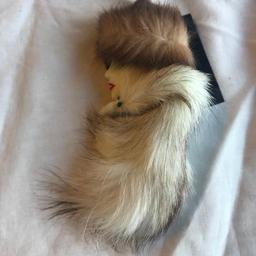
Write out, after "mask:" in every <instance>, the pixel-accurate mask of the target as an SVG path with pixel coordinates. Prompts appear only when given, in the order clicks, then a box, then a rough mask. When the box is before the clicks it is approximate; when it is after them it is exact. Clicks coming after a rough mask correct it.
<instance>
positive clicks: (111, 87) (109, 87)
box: [108, 83, 115, 91]
mask: <svg viewBox="0 0 256 256" xmlns="http://www.w3.org/2000/svg"><path fill="white" fill-rule="evenodd" d="M114 87H115V85H114V84H111V83H108V89H109V90H110V91H111V90H112V89H113V88H114Z"/></svg>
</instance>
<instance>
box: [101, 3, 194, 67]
mask: <svg viewBox="0 0 256 256" xmlns="http://www.w3.org/2000/svg"><path fill="white" fill-rule="evenodd" d="M188 45H189V43H188V35H187V28H186V25H185V23H184V21H183V18H182V16H181V14H180V12H179V10H178V9H177V8H175V7H172V6H169V5H167V4H165V5H159V4H155V3H151V2H150V1H146V0H141V1H136V2H135V3H134V4H132V5H127V6H124V7H120V8H114V9H112V10H109V11H106V12H104V13H103V14H102V15H101V16H100V18H99V25H98V41H97V52H98V55H99V56H100V57H101V58H102V59H103V60H104V62H105V64H106V66H109V65H110V63H111V62H112V61H114V62H117V63H119V64H121V65H135V66H138V67H143V68H163V67H166V66H169V65H171V64H180V65H188V66H193V65H194V59H193V55H192V52H191V50H190V48H189V46H188Z"/></svg>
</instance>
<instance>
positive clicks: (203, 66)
mask: <svg viewBox="0 0 256 256" xmlns="http://www.w3.org/2000/svg"><path fill="white" fill-rule="evenodd" d="M183 18H184V20H185V23H186V25H187V27H188V32H189V36H190V47H191V49H192V52H193V55H194V58H195V60H196V67H197V69H198V70H200V71H202V72H204V73H208V74H210V82H211V86H210V93H211V95H212V97H213V101H212V104H213V105H216V104H219V103H221V102H223V101H224V98H223V96H222V93H221V90H220V88H219V85H218V82H217V80H216V78H215V76H214V74H213V71H212V68H211V65H210V63H209V61H208V58H207V56H206V53H205V51H204V47H203V45H202V42H201V40H200V37H199V35H198V33H197V29H196V26H195V24H194V22H193V19H192V16H191V15H190V14H187V15H185V16H183Z"/></svg>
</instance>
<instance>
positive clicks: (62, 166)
mask: <svg viewBox="0 0 256 256" xmlns="http://www.w3.org/2000/svg"><path fill="white" fill-rule="evenodd" d="M162 2H163V1H162ZM116 3H118V1H114V0H106V1H101V0H2V1H0V57H1V62H0V255H1V256H14V255H15V256H41V255H42V256H45V255H49V256H71V255H72V256H73V255H75V256H80V255H92V256H94V255H118V253H116V252H113V251H112V250H111V249H109V248H107V247H104V248H101V247H100V246H98V245H97V244H95V243H92V242H89V241H86V242H85V241H84V239H83V238H82V237H81V235H79V234H77V232H75V230H74V229H73V228H72V227H71V226H70V225H69V224H68V223H65V221H63V222H58V221H55V220H54V221H50V222H49V221H48V220H47V218H46V216H45V215H44V214H43V213H42V212H41V211H40V207H41V206H40V200H37V196H36V195H37V189H38V190H39V186H37V184H38V183H37V182H36V181H38V180H40V177H41V176H42V175H43V173H44V171H46V170H47V169H51V168H56V169H58V170H59V171H60V173H61V171H63V172H64V171H65V170H67V169H68V166H69V165H70V164H71V162H72V161H73V159H74V158H75V157H76V156H77V152H78V150H79V146H80V145H79V144H80V142H81V140H82V139H83V132H82V130H83V129H82V127H83V125H84V121H83V120H84V116H85V115H86V111H87V110H89V109H90V108H91V106H96V107H97V106H100V104H103V102H104V101H106V100H107V91H106V89H105V87H104V82H105V81H104V78H103V73H104V67H103V66H102V65H101V63H99V62H98V61H97V59H96V58H95V55H94V51H93V47H94V39H95V22H96V17H97V14H98V12H99V11H101V10H103V9H104V8H107V7H109V6H111V5H113V4H116ZM176 3H177V4H178V5H179V6H180V8H181V9H182V11H183V13H186V12H190V13H191V14H192V16H193V18H194V21H195V23H196V25H197V27H198V31H199V35H200V37H201V39H202V42H203V45H204V47H205V50H206V53H207V55H208V58H209V61H210V63H211V65H212V68H213V70H214V73H215V75H216V78H217V80H218V82H219V85H220V88H221V90H222V93H223V96H224V98H225V103H223V104H220V105H218V106H215V107H213V108H212V109H211V111H210V112H209V114H208V115H206V116H205V118H204V120H202V122H201V124H200V128H199V130H198V131H197V132H196V133H195V134H193V135H192V136H191V141H190V150H189V158H190V161H191V165H192V167H193V170H194V173H195V174H194V191H193V193H192V194H191V196H190V198H189V199H188V200H187V202H186V205H185V207H184V209H183V211H182V213H181V216H180V217H179V218H178V219H177V220H176V221H175V223H174V224H173V225H172V226H171V227H170V230H169V231H168V233H167V234H166V235H165V236H164V237H162V238H161V239H160V241H159V242H158V243H156V244H155V245H154V247H152V248H150V249H149V250H148V251H147V252H145V253H144V255H159V256H169V255H175V256H189V255H195V256H219V255H226V256H238V255H241V256H247V255H248V256H250V255H256V243H255V240H256V222H255V217H256V207H255V203H256V192H255V191H256V190H255V184H256V172H255V171H256V170H255V169H256V101H255V99H256V93H255V86H256V76H255V74H256V29H255V25H256V16H255V13H256V2H255V1H254V0H243V1H238V0H237V1H235V0H229V1H226V0H218V1H216V0H207V1H206V0H205V1H203V0H184V1H176ZM122 255H124V253H123V254H122ZM125 255H131V254H130V253H129V252H127V253H126V254H125Z"/></svg>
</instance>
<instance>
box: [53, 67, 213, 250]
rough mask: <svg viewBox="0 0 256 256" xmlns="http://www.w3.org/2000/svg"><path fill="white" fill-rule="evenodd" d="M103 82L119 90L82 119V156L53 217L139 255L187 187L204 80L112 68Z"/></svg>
mask: <svg viewBox="0 0 256 256" xmlns="http://www.w3.org/2000/svg"><path fill="white" fill-rule="evenodd" d="M106 76H107V78H108V79H109V81H110V82H115V83H116V84H118V85H119V86H117V88H115V90H114V91H113V93H112V97H113V101H112V102H110V103H109V104H108V105H107V106H105V107H104V108H103V109H102V110H101V113H96V112H94V113H92V114H91V115H90V116H89V118H88V121H89V123H88V134H89V139H88V141H87V144H86V145H85V146H86V147H87V154H86V155H84V161H83V163H82V164H81V166H80V167H79V168H78V169H77V170H74V171H73V173H72V175H71V176H70V177H68V178H66V179H65V182H64V183H60V184H59V185H58V189H57V190H56V202H53V204H52V206H53V207H54V213H53V214H54V215H56V216H57V215H62V214H66V215H68V216H73V217H75V218H76V219H77V220H78V221H80V222H81V223H82V225H83V226H85V227H86V231H87V232H89V233H93V234H95V233H97V235H98V237H100V238H102V239H103V240H104V241H107V242H110V243H111V244H112V246H113V247H117V248H120V247H121V246H129V247H131V248H133V249H138V248H140V247H142V246H144V245H145V244H146V243H147V242H148V241H150V240H152V239H155V238H156V237H157V236H158V235H159V234H161V233H162V232H163V231H164V230H165V229H166V228H167V227H168V225H169V223H170V222H171V220H172V219H173V218H174V216H175V215H176V214H177V211H178V209H179V208H180V206H181V203H182V201H183V199H184V195H185V194H186V192H187V189H188V187H189V186H190V179H189V177H190V174H189V172H188V170H187V167H186V142H187V138H188V135H189V133H190V131H191V130H192V129H193V128H194V127H195V125H196V124H197V122H198V119H199V117H200V115H201V112H202V110H203V109H204V108H206V107H207V106H208V103H209V94H208V92H207V86H208V85H207V83H208V79H207V76H205V75H204V74H202V73H200V72H199V71H195V70H193V69H191V68H189V67H185V66H175V65H173V66H170V67H167V68H165V69H162V70H158V71H157V70H153V71H148V72H145V71H143V70H140V69H137V68H132V67H124V68H120V67H116V66H111V68H110V69H109V70H108V71H107V73H106ZM118 101H122V103H123V105H122V107H118V106H117V102H118Z"/></svg>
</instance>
